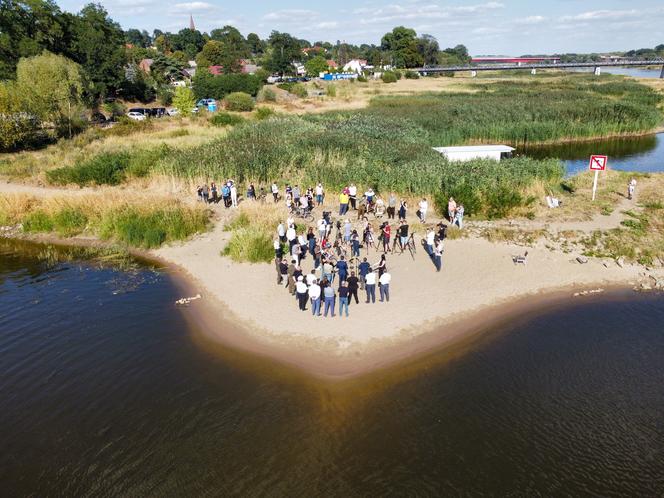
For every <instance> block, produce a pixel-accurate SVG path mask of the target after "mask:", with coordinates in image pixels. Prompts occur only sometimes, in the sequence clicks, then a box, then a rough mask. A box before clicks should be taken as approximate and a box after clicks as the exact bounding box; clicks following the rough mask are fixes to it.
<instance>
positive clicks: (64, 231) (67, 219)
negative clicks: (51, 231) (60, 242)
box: [53, 206, 88, 237]
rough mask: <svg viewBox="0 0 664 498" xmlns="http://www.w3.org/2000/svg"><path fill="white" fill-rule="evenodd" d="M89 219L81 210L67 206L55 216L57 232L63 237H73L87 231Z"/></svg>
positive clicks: (54, 221)
mask: <svg viewBox="0 0 664 498" xmlns="http://www.w3.org/2000/svg"><path fill="white" fill-rule="evenodd" d="M87 223H88V217H87V216H86V215H85V213H83V211H82V210H81V209H80V208H75V207H69V206H66V207H64V208H63V209H61V210H60V211H58V212H57V213H55V215H54V216H53V224H54V226H55V231H56V232H57V233H58V235H60V236H62V237H72V236H74V235H78V234H79V233H81V232H83V230H85V226H86V225H87Z"/></svg>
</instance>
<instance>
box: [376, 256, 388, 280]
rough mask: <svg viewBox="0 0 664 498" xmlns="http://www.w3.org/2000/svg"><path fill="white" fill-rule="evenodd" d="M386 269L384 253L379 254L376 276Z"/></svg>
mask: <svg viewBox="0 0 664 498" xmlns="http://www.w3.org/2000/svg"><path fill="white" fill-rule="evenodd" d="M386 271H387V258H386V256H385V255H384V254H381V255H380V261H379V262H378V276H379V277H380V276H381V275H383V273H385V272H386Z"/></svg>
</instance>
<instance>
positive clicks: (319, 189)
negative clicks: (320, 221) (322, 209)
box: [316, 183, 325, 206]
mask: <svg viewBox="0 0 664 498" xmlns="http://www.w3.org/2000/svg"><path fill="white" fill-rule="evenodd" d="M324 198H325V191H324V190H323V184H322V183H319V184H318V185H316V204H317V205H319V206H320V205H322V204H323V199H324Z"/></svg>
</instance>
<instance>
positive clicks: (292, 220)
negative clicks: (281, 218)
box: [286, 216, 295, 228]
mask: <svg viewBox="0 0 664 498" xmlns="http://www.w3.org/2000/svg"><path fill="white" fill-rule="evenodd" d="M286 226H287V227H288V228H290V227H294V226H295V218H293V217H292V216H289V217H288V218H287V219H286Z"/></svg>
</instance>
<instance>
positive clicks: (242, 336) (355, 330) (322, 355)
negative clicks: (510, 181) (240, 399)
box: [9, 236, 642, 382]
mask: <svg viewBox="0 0 664 498" xmlns="http://www.w3.org/2000/svg"><path fill="white" fill-rule="evenodd" d="M9 240H19V241H28V242H33V243H42V244H44V243H45V244H53V245H57V246H65V247H66V246H79V247H80V246H83V247H99V248H108V247H115V246H114V245H113V244H112V243H108V242H104V241H100V240H98V239H91V238H78V239H66V240H63V239H59V238H58V237H55V236H30V237H21V238H14V239H9ZM200 240H201V238H200V237H199V238H198V239H194V240H192V241H189V242H188V243H185V244H180V245H179V246H171V247H167V248H163V249H160V250H155V251H141V250H129V251H128V252H129V253H130V254H131V255H132V256H133V257H135V258H137V259H139V260H143V261H144V262H147V263H152V264H155V265H156V266H158V267H161V268H165V269H166V271H167V273H168V276H169V278H170V280H171V281H172V283H173V285H174V286H175V287H176V288H177V289H179V291H180V292H181V294H182V295H181V296H180V297H189V296H194V295H196V294H201V295H202V296H203V299H201V300H198V301H194V302H192V303H191V304H190V305H188V306H186V307H178V309H179V310H180V313H181V315H182V316H183V318H184V319H185V321H186V322H187V324H188V328H189V332H190V334H191V335H192V336H193V337H194V339H197V340H200V342H201V347H203V348H204V349H214V347H215V346H220V347H222V348H230V349H231V350H232V351H233V352H238V353H245V354H249V355H251V360H249V361H250V362H251V363H252V364H256V360H260V361H261V363H264V365H262V366H263V367H264V368H267V369H269V368H270V365H272V364H278V365H280V366H282V367H287V368H294V369H296V370H297V371H299V372H300V373H302V372H304V373H306V374H309V375H311V376H314V377H316V378H319V379H323V380H327V381H334V382H339V381H346V380H350V379H356V378H361V377H365V376H367V375H369V374H373V373H378V372H381V371H385V370H387V369H393V368H396V369H400V368H407V367H408V366H410V365H413V364H416V363H418V362H420V361H421V360H422V359H425V358H426V357H430V356H432V355H441V354H442V355H447V354H454V351H458V350H460V349H461V350H465V349H467V348H468V347H472V345H473V344H475V343H476V342H478V341H481V340H482V339H483V338H485V337H486V332H487V331H488V330H490V329H496V328H501V324H507V323H509V322H511V321H514V320H518V319H521V318H522V317H524V316H532V315H534V314H539V313H542V312H547V311H550V310H552V309H555V308H558V307H563V306H568V305H572V304H574V303H576V302H580V299H583V300H590V299H598V298H599V299H601V298H604V297H606V296H607V295H611V294H612V293H614V292H627V291H632V287H633V285H634V283H635V282H636V281H638V280H639V278H640V275H641V274H642V269H641V268H640V267H629V266H628V267H626V268H625V269H622V268H620V269H619V270H621V271H619V272H617V273H616V272H615V271H614V272H612V273H611V275H610V277H611V278H607V276H604V278H603V277H602V276H600V274H599V273H598V272H597V270H595V271H591V272H589V273H588V274H587V275H586V276H585V278H580V277H579V276H577V277H575V278H573V279H572V280H573V281H571V282H565V281H564V279H554V280H552V281H551V282H550V283H548V284H547V283H542V282H535V283H536V285H535V286H531V287H530V288H528V287H527V286H526V287H524V288H522V289H521V290H519V289H516V290H515V289H514V288H511V287H509V286H508V287H503V288H494V289H493V292H489V293H488V294H485V295H483V296H482V298H481V299H480V298H478V297H477V296H475V295H473V296H471V300H470V301H469V302H467V303H466V305H465V306H456V307H453V309H450V308H449V307H448V309H445V306H444V303H442V302H440V301H434V306H433V307H430V306H429V307H427V310H428V314H422V313H420V315H419V316H417V313H415V316H412V315H410V316H408V320H406V321H404V322H402V323H401V324H396V325H395V326H392V327H391V328H390V326H389V325H388V324H389V316H390V312H392V313H393V312H394V310H393V309H392V310H390V311H386V308H383V313H381V314H379V315H373V318H372V319H373V320H374V323H375V324H376V326H377V327H380V328H381V329H384V332H385V333H382V334H369V335H368V336H367V335H366V334H362V331H363V330H364V327H363V323H362V322H363V321H364V320H365V318H366V316H367V312H369V313H370V312H371V311H373V310H374V309H375V310H378V309H379V308H378V306H382V305H379V304H378V303H377V304H376V305H366V304H360V305H355V304H353V305H351V317H350V318H339V317H338V316H337V317H335V318H328V319H325V318H314V317H312V316H311V314H310V313H309V312H305V313H304V314H301V312H299V311H297V310H296V306H295V303H294V302H292V301H291V302H290V303H287V305H290V307H289V309H287V310H284V313H283V315H287V316H289V317H290V316H293V317H295V319H296V320H297V322H296V323H297V325H298V327H299V326H300V325H304V326H305V332H304V333H300V332H299V331H298V330H293V329H286V330H283V327H280V326H279V325H276V323H275V322H277V321H278V319H279V318H280V317H279V316H277V317H275V318H271V319H269V320H267V322H266V321H265V320H263V321H262V322H261V323H256V320H255V319H253V320H252V318H251V317H252V314H251V313H242V312H236V311H233V308H234V307H235V305H236V304H237V299H238V298H239V299H241V300H243V301H245V303H246V302H247V299H246V298H245V299H243V296H241V295H240V296H238V293H235V295H234V297H235V300H233V299H232V297H233V295H231V294H224V293H223V292H220V289H218V288H216V289H212V288H210V287H211V286H209V285H206V284H205V281H202V280H201V278H200V276H199V275H196V271H195V268H191V266H190V267H188V266H187V264H188V262H189V263H191V260H186V259H185V260H183V261H179V262H178V261H176V259H177V258H175V257H173V254H172V253H171V254H170V256H169V251H176V252H177V251H178V250H182V249H186V250H187V252H191V246H192V245H194V247H195V244H196V242H200ZM450 244H454V245H465V246H468V245H469V244H470V245H473V244H479V245H480V246H483V247H484V249H487V248H488V249H490V250H492V252H493V250H495V249H496V248H501V247H502V248H503V250H505V249H506V250H508V251H510V252H511V249H510V246H509V245H507V244H492V243H490V242H487V241H483V240H480V239H465V240H459V241H451V242H450ZM532 250H534V249H533V248H531V251H532ZM164 253H165V254H164ZM217 254H218V252H217ZM218 257H219V256H218ZM494 257H495V254H494ZM198 259H199V258H194V260H198ZM219 259H220V260H225V259H226V258H220V257H219ZM394 259H395V260H396V259H397V258H394ZM498 259H500V258H498ZM221 262H224V261H221ZM225 263H226V264H227V265H233V266H235V267H253V269H254V272H255V273H256V274H257V275H258V277H257V278H258V279H259V280H260V279H262V278H264V272H263V271H257V270H259V268H262V270H265V267H267V269H268V272H269V269H270V265H243V264H238V263H229V262H228V261H225ZM447 264H448V265H449V264H450V263H449V262H448V263H447ZM529 264H530V263H529ZM510 265H511V262H510ZM218 266H219V265H217V267H218ZM583 266H584V267H588V266H589V265H583ZM507 268H508V270H510V271H511V270H516V271H521V270H525V268H516V267H507ZM572 268H581V266H580V265H576V266H572ZM602 268H603V269H604V270H608V268H604V267H602ZM245 269H246V268H241V271H244V270H245ZM598 269H599V268H598ZM625 270H626V271H625ZM391 271H394V270H391ZM222 273H223V272H222ZM397 274H399V272H398V271H397ZM222 278H223V277H222ZM203 280H204V279H203ZM213 280H214V279H213ZM482 280H490V279H488V275H487V276H484V277H483V278H482ZM415 282H416V283H421V279H420V277H418V278H416V280H415ZM487 283H488V282H487ZM598 286H599V287H601V288H602V293H598V294H591V295H587V296H585V297H583V298H579V299H577V298H576V297H575V296H574V293H575V292H579V291H583V290H588V289H591V288H592V289H595V288H597V287H598ZM270 287H271V286H270ZM271 289H273V292H274V296H273V297H274V300H276V301H280V298H285V299H286V301H290V299H291V298H290V296H287V295H285V292H286V291H285V290H284V289H276V290H274V288H273V287H271ZM510 289H511V292H509V291H510ZM252 299H254V300H257V301H260V300H261V298H260V297H259V296H254V297H253V298H252ZM401 300H402V298H401V297H400V298H399V302H395V300H394V299H393V302H394V303H395V305H396V307H397V308H399V307H406V306H405V305H407V304H409V303H403V302H400V301H401ZM228 301H232V302H231V303H229V302H228ZM410 301H412V299H411V300H410ZM270 304H273V303H265V306H263V307H262V311H263V312H264V313H263V314H265V313H268V314H269V313H270V309H271V308H270ZM410 304H412V302H410ZM415 304H416V307H415V309H417V303H415ZM387 306H392V304H389V303H388V304H387ZM249 309H253V310H254V311H258V310H260V309H261V306H260V304H256V303H249ZM406 309H409V310H412V309H413V308H412V307H410V308H408V307H406ZM356 314H360V315H361V316H360V317H356V318H355V319H354V315H356ZM369 316H372V315H371V314H369ZM264 318H265V317H264ZM330 326H332V329H333V330H335V331H336V332H337V333H336V334H326V333H325V332H326V330H327V329H329V328H330ZM337 326H338V327H337ZM341 326H347V327H348V328H347V329H344V330H343V333H342V334H339V330H338V329H339V327H341ZM316 328H318V329H319V330H312V329H316ZM236 356H237V355H235V354H234V355H233V357H234V359H236Z"/></svg>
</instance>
